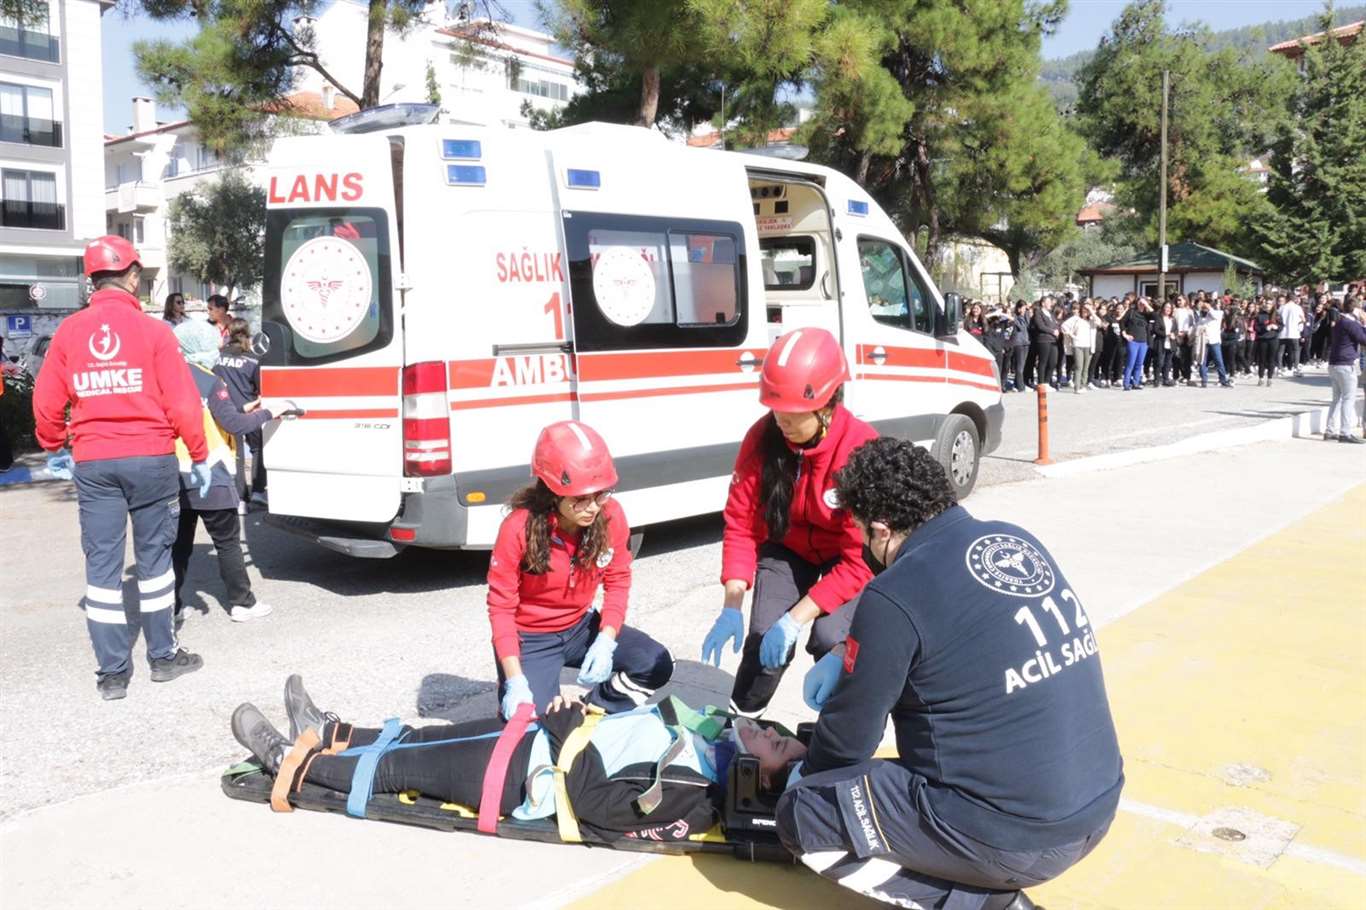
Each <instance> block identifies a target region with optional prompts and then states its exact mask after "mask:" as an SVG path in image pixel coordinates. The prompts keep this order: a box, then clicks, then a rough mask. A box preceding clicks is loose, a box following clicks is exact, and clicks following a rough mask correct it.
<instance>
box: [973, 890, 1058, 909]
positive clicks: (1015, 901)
mask: <svg viewBox="0 0 1366 910" xmlns="http://www.w3.org/2000/svg"><path fill="white" fill-rule="evenodd" d="M982 910H1043V908H1042V907H1040V906H1039V905H1038V904H1036V903H1034V902H1033V901H1032V900H1030V899H1029V895H1027V894H1025V893H1024V892H1023V891H1015V892H1006V893H1004V894H993V895H991V897H989V898H987V901H986V903H984V904H983V905H982Z"/></svg>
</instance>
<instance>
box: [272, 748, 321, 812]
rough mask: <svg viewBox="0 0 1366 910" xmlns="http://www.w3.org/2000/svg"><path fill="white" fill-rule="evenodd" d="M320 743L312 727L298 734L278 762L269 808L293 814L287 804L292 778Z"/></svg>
mask: <svg viewBox="0 0 1366 910" xmlns="http://www.w3.org/2000/svg"><path fill="white" fill-rule="evenodd" d="M321 742H322V740H320V739H319V738H318V731H316V730H314V729H313V728H312V727H310V728H309V729H307V730H305V731H304V732H302V733H300V734H299V738H298V739H297V740H295V741H294V745H293V747H292V748H291V749H290V750H289V752H288V754H286V755H285V760H284V761H282V762H280V770H279V771H276V772H275V785H274V786H273V787H271V788H270V807H271V808H272V809H274V810H275V811H276V812H293V811H294V807H293V806H291V805H290V804H289V791H290V790H291V789H293V787H294V777H295V775H296V774H298V772H299V769H300V767H301V766H302V765H303V763H304V759H306V758H308V755H309V753H310V752H312V751H313V750H314V749H315V748H317V747H318V745H319V744H320V743H321Z"/></svg>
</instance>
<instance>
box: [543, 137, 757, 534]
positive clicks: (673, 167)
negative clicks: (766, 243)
mask: <svg viewBox="0 0 1366 910" xmlns="http://www.w3.org/2000/svg"><path fill="white" fill-rule="evenodd" d="M552 160H553V163H554V168H555V180H556V189H557V193H558V196H559V207H560V211H561V226H562V229H563V237H564V239H563V243H564V249H565V262H566V268H567V273H568V274H567V278H568V283H569V289H570V299H571V306H572V310H571V311H572V317H571V321H572V327H573V336H572V340H573V345H574V353H575V365H576V374H577V389H578V392H577V396H576V398H577V405H578V414H579V417H580V419H582V420H583V421H585V422H586V423H588V424H590V425H591V426H593V427H595V428H596V429H597V430H598V431H599V432H600V433H602V434H603V437H604V438H605V439H606V440H607V444H608V445H609V446H610V447H611V449H612V453H613V455H614V457H615V460H616V463H617V469H618V474H619V475H620V478H621V479H620V483H619V486H618V492H619V496H620V498H621V500H622V502H623V505H624V506H625V508H626V512H627V515H628V516H630V519H631V523H632V524H633V525H644V524H650V523H654V522H658V521H666V520H670V519H674V518H679V517H683V516H687V515H696V514H701V513H705V512H709V511H715V510H717V509H719V508H720V507H721V506H722V504H723V503H724V502H725V497H726V489H727V485H728V483H729V478H730V475H731V472H732V469H733V467H734V461H735V455H736V452H737V451H738V448H739V442H740V439H741V438H742V437H743V436H744V434H745V431H746V430H747V429H748V428H749V426H750V424H752V423H753V422H754V421H755V420H757V419H758V418H759V416H760V415H761V414H762V409H761V408H760V407H759V404H758V400H757V399H758V396H757V389H758V368H759V366H760V364H761V363H762V359H763V355H764V352H765V349H766V347H767V343H766V338H765V334H766V328H765V320H764V309H763V300H764V296H763V278H762V274H761V273H760V272H759V270H758V268H757V263H758V261H759V249H758V238H757V235H756V234H755V231H754V217H753V210H752V208H751V202H750V198H749V186H748V183H747V180H746V175H745V171H744V164H743V161H741V160H740V156H737V155H730V154H726V153H717V152H700V151H697V150H689V149H686V148H682V147H679V146H676V145H673V144H671V143H669V142H667V141H664V140H663V139H662V138H661V137H659V136H658V135H657V134H653V133H649V132H646V131H643V130H638V129H633V128H623V127H610V126H603V125H600V124H594V125H590V126H589V127H587V128H585V129H582V130H564V131H562V133H561V134H560V135H559V136H558V138H557V141H556V143H555V144H554V146H553V149H552Z"/></svg>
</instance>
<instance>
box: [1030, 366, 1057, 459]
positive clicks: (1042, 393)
mask: <svg viewBox="0 0 1366 910" xmlns="http://www.w3.org/2000/svg"><path fill="white" fill-rule="evenodd" d="M1035 390H1036V391H1038V393H1039V457H1038V458H1036V459H1034V463H1035V464H1052V463H1053V459H1052V458H1049V457H1048V383H1046V382H1041V383H1039V384H1038V385H1037V386H1035Z"/></svg>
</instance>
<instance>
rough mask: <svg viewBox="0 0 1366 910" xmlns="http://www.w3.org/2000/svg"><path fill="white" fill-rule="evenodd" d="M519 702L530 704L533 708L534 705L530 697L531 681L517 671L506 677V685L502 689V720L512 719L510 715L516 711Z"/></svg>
mask: <svg viewBox="0 0 1366 910" xmlns="http://www.w3.org/2000/svg"><path fill="white" fill-rule="evenodd" d="M521 704H527V705H531V706H532V708H533V709H534V708H535V707H536V703H535V702H534V701H533V700H532V697H531V683H529V682H527V681H526V677H525V676H523V675H522V674H521V673H518V674H517V675H516V676H512V677H509V678H508V681H507V687H506V688H505V689H504V690H503V720H512V715H514V714H516V713H517V706H518V705H521Z"/></svg>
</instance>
